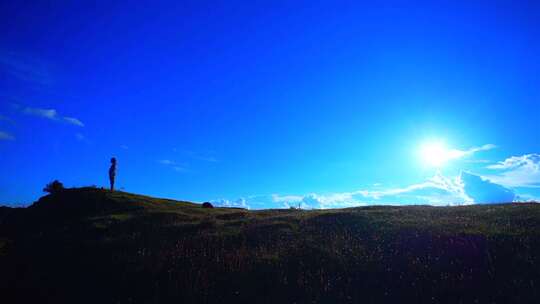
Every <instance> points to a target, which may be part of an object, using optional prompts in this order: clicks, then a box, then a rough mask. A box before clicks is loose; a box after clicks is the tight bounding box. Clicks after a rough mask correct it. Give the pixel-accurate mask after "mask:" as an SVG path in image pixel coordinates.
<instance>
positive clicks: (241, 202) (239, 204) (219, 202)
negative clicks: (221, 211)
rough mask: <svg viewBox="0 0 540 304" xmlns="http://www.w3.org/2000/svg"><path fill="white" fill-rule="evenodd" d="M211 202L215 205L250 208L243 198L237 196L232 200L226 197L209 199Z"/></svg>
mask: <svg viewBox="0 0 540 304" xmlns="http://www.w3.org/2000/svg"><path fill="white" fill-rule="evenodd" d="M211 203H212V205H214V206H216V207H235V208H246V209H250V208H249V205H248V204H247V200H246V199H245V198H239V199H237V200H233V201H231V200H227V199H220V200H213V201H211Z"/></svg>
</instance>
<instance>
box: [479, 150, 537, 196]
mask: <svg viewBox="0 0 540 304" xmlns="http://www.w3.org/2000/svg"><path fill="white" fill-rule="evenodd" d="M487 168H488V169H491V170H496V171H498V172H497V173H496V174H491V175H488V178H489V179H490V180H492V181H494V182H496V183H499V184H501V185H504V186H507V187H534V188H536V187H540V154H536V153H533V154H525V155H522V156H512V157H509V158H507V159H505V160H504V161H501V162H498V163H496V164H493V165H490V166H487Z"/></svg>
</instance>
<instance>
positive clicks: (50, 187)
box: [43, 179, 64, 194]
mask: <svg viewBox="0 0 540 304" xmlns="http://www.w3.org/2000/svg"><path fill="white" fill-rule="evenodd" d="M62 190H64V185H63V184H62V183H61V182H60V181H58V180H57V179H55V180H54V181H52V182H50V183H48V184H47V185H46V186H45V188H43V192H47V193H50V194H55V193H58V192H60V191H62Z"/></svg>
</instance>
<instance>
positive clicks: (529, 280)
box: [0, 188, 540, 303]
mask: <svg viewBox="0 0 540 304" xmlns="http://www.w3.org/2000/svg"><path fill="white" fill-rule="evenodd" d="M539 256H540V204H533V203H530V204H528V203H519V204H503V205H475V206H463V207H429V206H407V207H392V206H373V207H361V208H348V209H339V210H310V211H302V210H261V211H248V210H244V209H234V208H214V209H203V208H201V206H200V205H198V204H194V203H190V202H181V201H173V200H167V199H156V198H151V197H147V196H141V195H135V194H130V193H125V192H113V193H111V192H108V191H105V190H100V189H95V188H79V189H67V190H65V191H63V192H61V193H58V194H55V195H49V196H45V197H43V198H41V199H40V200H39V201H38V202H36V203H34V204H33V205H32V206H31V207H28V208H17V209H12V208H0V269H1V270H2V271H1V276H0V286H1V288H2V295H1V297H2V298H3V299H5V300H7V301H5V302H4V301H2V303H25V302H28V303H29V302H35V301H40V302H50V303H96V302H99V303H164V302H168V303H172V302H175V303H254V302H256V303H538V302H539V301H540V292H539V291H538V290H540V288H539V287H540V258H539Z"/></svg>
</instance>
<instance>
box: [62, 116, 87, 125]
mask: <svg viewBox="0 0 540 304" xmlns="http://www.w3.org/2000/svg"><path fill="white" fill-rule="evenodd" d="M63 119H64V121H66V122H67V123H70V124H72V125H76V126H79V127H84V124H83V123H82V122H81V121H80V120H78V119H77V118H74V117H64V118H63Z"/></svg>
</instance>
